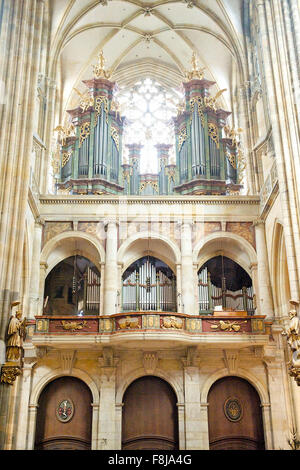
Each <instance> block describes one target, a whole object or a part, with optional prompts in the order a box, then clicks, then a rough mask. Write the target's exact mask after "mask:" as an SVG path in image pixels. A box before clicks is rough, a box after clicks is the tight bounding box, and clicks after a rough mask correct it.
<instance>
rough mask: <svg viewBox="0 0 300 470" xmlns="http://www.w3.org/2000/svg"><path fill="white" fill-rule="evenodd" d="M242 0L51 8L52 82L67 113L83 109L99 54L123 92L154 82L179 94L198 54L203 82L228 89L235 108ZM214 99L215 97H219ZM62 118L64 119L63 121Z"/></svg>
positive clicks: (105, 0) (111, 0)
mask: <svg viewBox="0 0 300 470" xmlns="http://www.w3.org/2000/svg"><path fill="white" fill-rule="evenodd" d="M242 3H243V2H242V0H206V1H204V0H203V1H200V0H177V1H168V0H161V1H156V2H152V3H149V2H145V1H143V0H101V1H99V0H52V1H51V2H50V4H51V21H52V29H51V61H50V68H51V69H50V74H51V75H52V77H53V78H56V80H57V81H58V83H59V87H58V89H59V92H60V97H61V108H60V109H61V112H63V111H64V110H66V109H70V108H71V107H73V106H74V105H76V100H77V102H78V95H77V94H76V93H75V92H74V87H75V88H77V89H78V90H79V91H85V87H84V85H83V84H82V83H81V81H82V80H84V79H88V78H91V77H92V76H93V69H92V65H94V64H96V62H97V56H98V54H99V51H100V50H103V52H104V57H105V58H106V64H105V65H106V68H107V69H111V71H112V80H114V81H116V82H117V83H118V85H119V86H121V87H122V86H129V85H131V84H133V83H135V82H136V81H137V80H138V79H139V78H140V77H146V76H150V77H152V78H155V79H157V80H159V81H160V82H161V83H162V84H165V85H167V86H178V85H179V84H180V83H181V82H182V81H183V79H184V75H185V71H187V70H191V57H192V53H193V52H196V54H197V56H198V59H199V65H200V66H203V67H206V70H205V77H206V78H207V79H209V80H213V81H215V82H216V85H215V87H216V88H215V91H218V90H219V89H224V88H226V89H227V90H228V91H227V92H226V93H224V95H223V103H222V104H223V106H226V108H227V109H230V108H231V95H230V93H231V88H232V87H231V83H232V76H233V73H234V71H235V70H238V71H239V72H240V73H242V72H241V71H242V63H243V35H242V20H241V16H242ZM213 91H214V90H213ZM61 117H62V116H61Z"/></svg>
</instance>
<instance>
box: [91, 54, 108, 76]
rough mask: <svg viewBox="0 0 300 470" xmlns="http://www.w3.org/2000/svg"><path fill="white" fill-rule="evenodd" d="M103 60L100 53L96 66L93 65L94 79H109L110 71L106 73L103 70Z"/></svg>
mask: <svg viewBox="0 0 300 470" xmlns="http://www.w3.org/2000/svg"><path fill="white" fill-rule="evenodd" d="M105 62H106V61H105V58H104V55H103V51H102V50H101V51H100V54H99V55H98V64H97V65H93V71H94V75H95V78H106V79H109V78H110V77H111V71H106V70H105V68H104V64H105Z"/></svg>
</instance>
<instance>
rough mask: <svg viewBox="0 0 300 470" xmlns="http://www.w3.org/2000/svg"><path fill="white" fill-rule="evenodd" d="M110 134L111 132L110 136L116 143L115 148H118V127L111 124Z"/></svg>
mask: <svg viewBox="0 0 300 470" xmlns="http://www.w3.org/2000/svg"><path fill="white" fill-rule="evenodd" d="M110 134H111V137H112V139H113V141H114V143H115V144H116V147H117V149H118V150H119V146H120V141H119V132H118V129H117V128H116V127H113V126H111V128H110Z"/></svg>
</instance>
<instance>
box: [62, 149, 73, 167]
mask: <svg viewBox="0 0 300 470" xmlns="http://www.w3.org/2000/svg"><path fill="white" fill-rule="evenodd" d="M71 155H72V152H64V153H63V154H62V160H61V167H62V168H63V167H64V166H65V165H66V164H67V163H68V161H69V160H70V157H71Z"/></svg>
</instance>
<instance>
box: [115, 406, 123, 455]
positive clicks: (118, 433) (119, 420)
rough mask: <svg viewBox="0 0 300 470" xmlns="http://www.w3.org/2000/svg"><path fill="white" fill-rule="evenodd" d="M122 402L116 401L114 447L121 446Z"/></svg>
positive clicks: (119, 447) (118, 447)
mask: <svg viewBox="0 0 300 470" xmlns="http://www.w3.org/2000/svg"><path fill="white" fill-rule="evenodd" d="M123 405H124V403H116V410H115V414H116V440H115V447H114V448H115V449H118V450H119V449H121V448H122V409H123Z"/></svg>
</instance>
